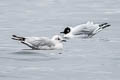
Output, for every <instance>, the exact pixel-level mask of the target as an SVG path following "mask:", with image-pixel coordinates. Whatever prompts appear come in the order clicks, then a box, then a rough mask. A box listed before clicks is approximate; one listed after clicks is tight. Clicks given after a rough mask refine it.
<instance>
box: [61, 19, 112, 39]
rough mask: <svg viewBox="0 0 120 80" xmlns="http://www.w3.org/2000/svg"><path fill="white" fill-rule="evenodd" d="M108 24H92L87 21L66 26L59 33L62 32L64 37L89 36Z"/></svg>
mask: <svg viewBox="0 0 120 80" xmlns="http://www.w3.org/2000/svg"><path fill="white" fill-rule="evenodd" d="M109 26H110V25H109V24H108V23H103V24H94V23H93V22H90V21H89V22H87V23H86V24H81V25H78V26H75V27H66V28H65V29H64V31H63V32H60V33H62V34H64V38H73V37H81V38H91V37H93V36H94V35H95V34H97V33H98V32H100V31H102V30H103V29H105V28H107V27H109Z"/></svg>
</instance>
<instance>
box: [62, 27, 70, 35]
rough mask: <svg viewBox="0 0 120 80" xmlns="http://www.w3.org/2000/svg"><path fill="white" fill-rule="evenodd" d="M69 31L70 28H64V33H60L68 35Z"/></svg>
mask: <svg viewBox="0 0 120 80" xmlns="http://www.w3.org/2000/svg"><path fill="white" fill-rule="evenodd" d="M70 31H71V29H70V27H66V28H65V29H64V31H63V32H60V33H63V34H68V33H70Z"/></svg>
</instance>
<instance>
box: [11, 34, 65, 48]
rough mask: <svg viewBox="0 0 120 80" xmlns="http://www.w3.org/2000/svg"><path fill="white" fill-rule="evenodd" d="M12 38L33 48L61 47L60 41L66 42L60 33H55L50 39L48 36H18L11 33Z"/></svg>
mask: <svg viewBox="0 0 120 80" xmlns="http://www.w3.org/2000/svg"><path fill="white" fill-rule="evenodd" d="M12 39H13V40H17V41H19V42H21V43H22V44H25V45H27V46H28V47H30V48H32V49H35V50H54V49H63V43H62V42H66V40H64V39H63V38H62V37H61V36H60V35H55V36H53V37H52V38H51V39H50V38H48V37H20V36H17V35H12Z"/></svg>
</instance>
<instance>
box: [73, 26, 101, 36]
mask: <svg viewBox="0 0 120 80" xmlns="http://www.w3.org/2000/svg"><path fill="white" fill-rule="evenodd" d="M98 27H99V26H98V25H96V24H89V25H88V24H81V25H78V26H76V27H75V28H73V31H72V33H73V34H74V35H82V34H91V33H92V32H93V31H94V30H95V29H97V28H98Z"/></svg>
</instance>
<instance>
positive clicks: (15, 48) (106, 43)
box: [0, 0, 120, 80]
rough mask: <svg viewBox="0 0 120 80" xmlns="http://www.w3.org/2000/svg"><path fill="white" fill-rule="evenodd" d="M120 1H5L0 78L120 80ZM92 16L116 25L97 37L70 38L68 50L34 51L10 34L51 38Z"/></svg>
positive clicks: (0, 1) (0, 19)
mask: <svg viewBox="0 0 120 80" xmlns="http://www.w3.org/2000/svg"><path fill="white" fill-rule="evenodd" d="M119 3H120V1H119V0H0V80H120V32H119V30H120V27H119V25H120V23H119V21H120V5H119ZM87 21H94V22H95V23H103V22H108V23H110V24H111V25H112V26H111V27H109V28H106V29H105V30H103V31H102V32H100V33H99V34H97V35H95V36H94V37H93V38H92V39H71V40H69V41H68V42H67V43H65V44H64V49H63V50H47V51H44V50H29V48H28V47H27V46H25V45H22V44H20V43H18V42H16V41H13V40H11V39H10V38H11V35H12V34H17V35H20V36H23V35H24V36H47V37H52V36H53V35H54V34H59V32H60V31H62V30H63V29H64V27H66V26H76V25H78V24H81V23H85V22H87ZM26 49H28V50H26ZM60 53H61V54H60Z"/></svg>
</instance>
